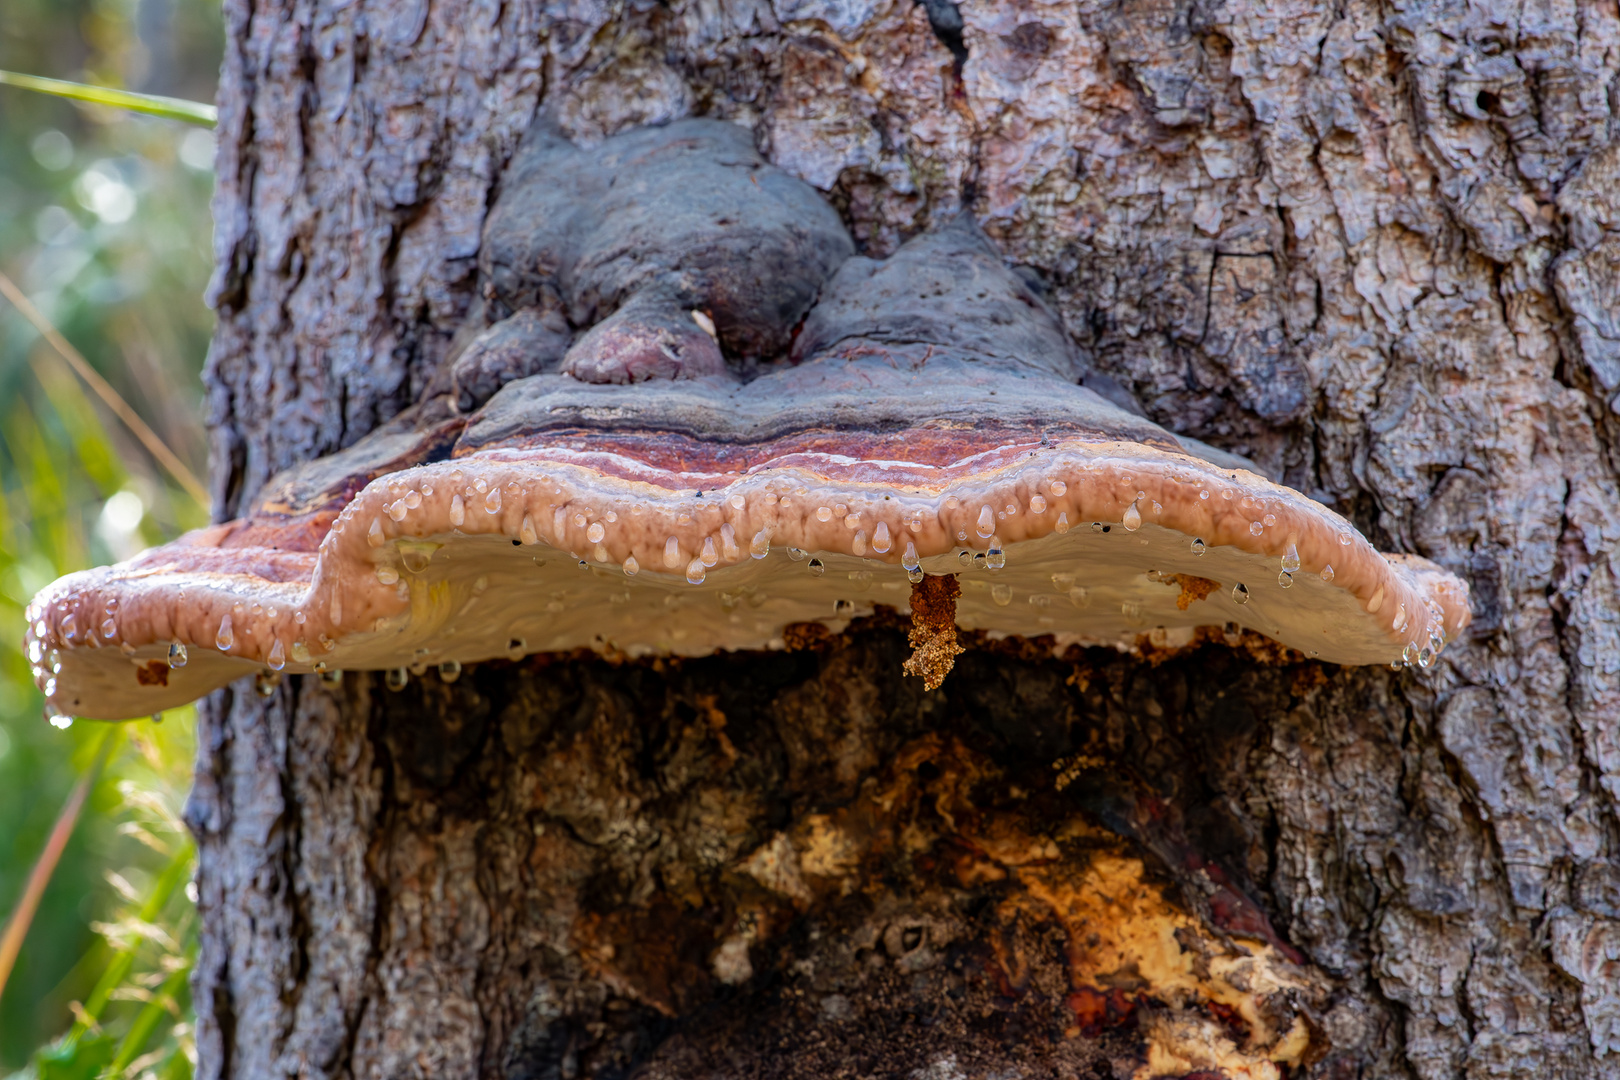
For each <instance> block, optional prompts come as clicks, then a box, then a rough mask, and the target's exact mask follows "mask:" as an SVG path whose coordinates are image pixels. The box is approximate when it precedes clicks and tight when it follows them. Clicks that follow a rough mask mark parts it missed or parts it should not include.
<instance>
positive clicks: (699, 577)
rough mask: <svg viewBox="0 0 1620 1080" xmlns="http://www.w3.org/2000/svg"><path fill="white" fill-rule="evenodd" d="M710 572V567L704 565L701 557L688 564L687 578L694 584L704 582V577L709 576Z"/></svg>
mask: <svg viewBox="0 0 1620 1080" xmlns="http://www.w3.org/2000/svg"><path fill="white" fill-rule="evenodd" d="M708 573H709V571H708V568H707V567H705V566H704V565H703V559H702V558H701V557H700V558H696V559H693V560H692V561H691V562H689V563H687V564H686V580H687V581H689V582H691V583H692V584H693V585H701V584H703V579H704V578H705V577H707V576H708Z"/></svg>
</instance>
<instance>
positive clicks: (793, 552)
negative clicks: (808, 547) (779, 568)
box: [787, 547, 804, 562]
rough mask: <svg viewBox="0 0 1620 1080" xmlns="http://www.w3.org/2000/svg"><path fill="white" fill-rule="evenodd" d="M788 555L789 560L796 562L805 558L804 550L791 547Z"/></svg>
mask: <svg viewBox="0 0 1620 1080" xmlns="http://www.w3.org/2000/svg"><path fill="white" fill-rule="evenodd" d="M787 553H788V558H790V559H792V560H793V561H794V562H798V561H799V560H800V559H802V558H804V549H803V548H796V547H790V548H788V549H787Z"/></svg>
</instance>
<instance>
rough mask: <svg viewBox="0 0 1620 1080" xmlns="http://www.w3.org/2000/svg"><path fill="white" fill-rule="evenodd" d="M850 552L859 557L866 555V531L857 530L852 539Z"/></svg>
mask: <svg viewBox="0 0 1620 1080" xmlns="http://www.w3.org/2000/svg"><path fill="white" fill-rule="evenodd" d="M849 550H850V551H852V552H854V553H855V554H856V555H857V556H861V555H865V554H866V530H865V529H857V530H856V532H855V535H854V536H852V537H850V541H849Z"/></svg>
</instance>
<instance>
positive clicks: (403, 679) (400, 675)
mask: <svg viewBox="0 0 1620 1080" xmlns="http://www.w3.org/2000/svg"><path fill="white" fill-rule="evenodd" d="M410 681H411V673H410V672H408V671H406V670H405V669H404V668H402V667H396V668H389V669H388V674H386V675H384V676H383V685H385V686H387V687H388V689H390V690H403V689H405V687H406V685H407V684H409V683H410Z"/></svg>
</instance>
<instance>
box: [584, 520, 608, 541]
mask: <svg viewBox="0 0 1620 1080" xmlns="http://www.w3.org/2000/svg"><path fill="white" fill-rule="evenodd" d="M606 535H607V528H606V527H605V526H604V525H603V524H602V523H601V522H600V521H593V522H591V525H590V528H588V529H586V530H585V539H586V540H589V541H590V542H591V543H593V544H600V543H601V542H602V538H603V537H604V536H606Z"/></svg>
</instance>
